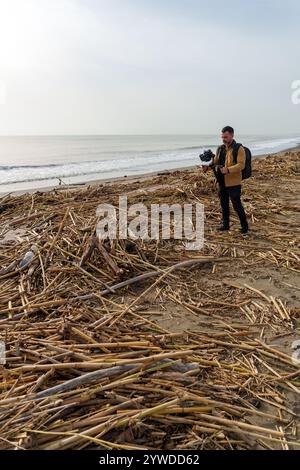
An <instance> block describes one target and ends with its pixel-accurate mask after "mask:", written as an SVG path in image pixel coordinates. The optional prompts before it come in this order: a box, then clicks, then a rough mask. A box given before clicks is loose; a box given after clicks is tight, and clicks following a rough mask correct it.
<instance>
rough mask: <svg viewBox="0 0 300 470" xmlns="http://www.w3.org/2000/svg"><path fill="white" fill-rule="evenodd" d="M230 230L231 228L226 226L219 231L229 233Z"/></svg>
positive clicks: (222, 226)
mask: <svg viewBox="0 0 300 470" xmlns="http://www.w3.org/2000/svg"><path fill="white" fill-rule="evenodd" d="M229 230H230V229H229V227H227V226H226V225H221V227H219V228H218V229H217V231H218V232H229Z"/></svg>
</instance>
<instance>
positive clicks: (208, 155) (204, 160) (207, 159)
mask: <svg viewBox="0 0 300 470" xmlns="http://www.w3.org/2000/svg"><path fill="white" fill-rule="evenodd" d="M199 158H200V161H201V165H202V166H211V165H212V164H213V160H214V154H213V153H212V151H211V150H205V152H203V153H202V154H201V155H199Z"/></svg>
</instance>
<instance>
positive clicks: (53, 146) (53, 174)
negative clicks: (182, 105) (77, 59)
mask: <svg viewBox="0 0 300 470" xmlns="http://www.w3.org/2000/svg"><path fill="white" fill-rule="evenodd" d="M237 140H238V141H239V142H242V143H243V144H244V145H245V146H248V147H249V148H250V149H251V151H252V153H253V155H254V156H257V157H259V156H261V155H265V154H272V153H275V152H279V151H282V150H287V149H291V148H294V147H297V146H298V145H299V144H300V136H283V137H278V136H267V135H266V136H254V135H253V136H247V135H245V136H239V137H238V139H237ZM218 145H220V136H212V135H132V136H130V135H128V136H124V135H122V136H117V135H110V136H109V135H107V136H105V135H103V136H32V137H31V136H30V137H0V193H10V192H13V191H26V190H30V189H43V188H46V187H52V186H56V185H58V184H59V183H61V184H80V183H87V182H91V181H93V180H107V179H111V178H117V177H123V176H138V175H142V174H146V173H155V172H161V171H165V170H171V169H177V168H185V167H190V166H191V167H192V166H195V165H197V164H198V163H199V155H200V154H201V153H202V152H203V151H204V150H207V149H211V150H212V151H215V150H216V149H217V147H218Z"/></svg>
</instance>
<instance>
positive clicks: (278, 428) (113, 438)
mask: <svg viewBox="0 0 300 470" xmlns="http://www.w3.org/2000/svg"><path fill="white" fill-rule="evenodd" d="M299 162H300V150H299V148H297V149H293V150H288V151H283V152H280V153H277V154H275V155H267V156H264V157H261V156H260V158H256V159H255V160H254V162H253V177H252V178H251V179H249V180H247V181H246V182H245V183H244V191H243V200H244V202H245V207H246V211H247V214H248V217H249V220H250V232H249V234H248V235H247V236H246V237H243V236H241V234H240V232H239V224H238V221H237V219H236V217H235V216H234V217H233V218H232V228H231V231H230V232H228V233H220V232H217V231H216V229H217V227H218V226H219V222H220V209H219V202H218V197H217V187H216V184H215V180H214V177H213V175H212V174H209V175H204V174H203V173H202V170H200V169H199V168H196V167H191V168H186V169H182V170H178V169H176V170H170V171H169V170H168V171H160V172H158V173H159V174H151V175H149V174H148V175H143V176H136V175H135V176H131V177H128V178H120V179H117V180H115V179H114V180H110V181H106V182H105V181H103V180H102V181H94V182H93V183H90V182H89V183H88V184H84V185H80V186H72V185H71V186H64V185H61V186H59V187H56V188H54V189H53V188H52V189H51V188H48V189H45V188H41V189H40V190H39V191H37V190H36V189H35V190H34V191H30V192H26V193H25V194H24V192H22V193H18V192H16V193H14V194H12V195H3V196H2V197H1V198H0V206H2V213H1V214H0V224H1V229H0V260H1V264H0V341H2V342H4V343H5V347H6V365H5V367H4V366H3V367H1V366H0V409H1V410H2V411H1V416H0V425H1V431H0V437H1V438H3V439H1V441H0V448H1V449H14V448H16V446H17V448H21V449H23V448H24V449H35V450H36V449H43V450H66V449H111V450H133V449H135V450H145V449H150V450H151V449H152V450H153V449H163V450H178V449H180V450H183V449H184V450H195V449H200V448H201V449H207V450H211V449H214V450H219V449H227V450H229V449H241V450H246V449H247V450H249V449H252V450H253V449H260V450H262V449H264V450H266V449H297V448H299V437H300V434H299V430H300V428H299V426H300V420H299V417H300V414H299V393H300V381H299V360H298V353H297V349H296V346H295V344H298V343H297V342H298V341H299V340H300V323H299V318H300V290H299V289H300V288H299V286H300V249H299V242H300V229H299V227H300V211H299V207H300V205H299V190H300V163H299ZM122 195H123V196H124V195H126V196H127V198H128V201H129V203H130V204H136V203H141V202H143V203H144V204H145V205H146V206H149V205H150V204H163V203H166V204H181V205H182V204H185V203H197V202H198V203H201V204H204V207H205V244H204V247H203V248H202V249H201V250H199V251H195V252H189V251H187V250H185V249H184V247H183V244H182V242H181V241H180V240H172V239H171V240H161V241H157V240H149V241H141V240H137V241H131V242H128V241H126V240H119V241H118V240H117V241H115V242H112V243H100V242H99V240H97V237H96V236H95V235H96V233H95V228H96V223H97V217H96V209H97V207H98V206H99V204H102V203H107V204H112V205H114V206H115V207H117V206H118V200H119V196H122ZM33 245H35V246H36V252H35V253H34V256H33V257H32V260H31V261H30V263H29V264H28V265H27V266H26V268H25V269H20V265H19V263H20V261H21V260H22V259H23V257H24V255H25V254H26V252H28V251H29V250H30V247H32V246H33ZM141 276H142V277H141ZM124 283H125V284H124Z"/></svg>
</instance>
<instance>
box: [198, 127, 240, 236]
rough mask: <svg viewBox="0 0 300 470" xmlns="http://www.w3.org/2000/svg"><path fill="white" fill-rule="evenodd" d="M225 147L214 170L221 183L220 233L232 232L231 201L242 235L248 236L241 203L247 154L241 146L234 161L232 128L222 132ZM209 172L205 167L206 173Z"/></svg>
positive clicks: (220, 149)
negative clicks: (221, 217)
mask: <svg viewBox="0 0 300 470" xmlns="http://www.w3.org/2000/svg"><path fill="white" fill-rule="evenodd" d="M222 141H223V146H222V147H220V148H219V150H218V152H217V155H216V156H215V158H214V161H213V168H214V171H215V174H216V177H217V181H218V183H219V197H220V201H221V208H222V216H223V223H222V226H221V227H220V228H219V229H218V230H219V231H222V232H224V231H228V230H230V209H229V201H230V200H231V203H232V205H233V208H234V210H235V211H236V213H237V215H238V217H239V219H240V223H241V227H242V228H241V233H242V234H247V233H248V231H249V226H248V221H247V217H246V213H245V210H244V207H243V204H242V201H241V194H242V171H243V170H244V168H245V164H246V153H245V149H244V147H243V146H240V147H239V149H238V152H237V158H236V161H234V155H233V149H234V146H235V145H236V142H235V140H234V129H233V128H232V127H230V126H226V127H224V129H223V130H222ZM207 170H208V168H207V167H204V171H205V172H206V171H207Z"/></svg>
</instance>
